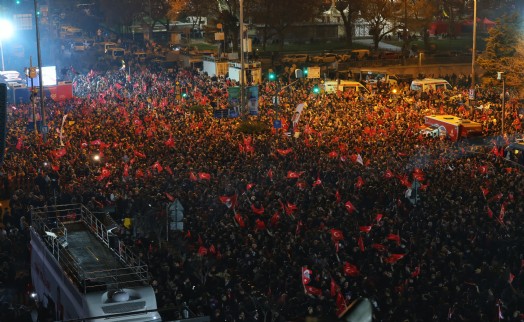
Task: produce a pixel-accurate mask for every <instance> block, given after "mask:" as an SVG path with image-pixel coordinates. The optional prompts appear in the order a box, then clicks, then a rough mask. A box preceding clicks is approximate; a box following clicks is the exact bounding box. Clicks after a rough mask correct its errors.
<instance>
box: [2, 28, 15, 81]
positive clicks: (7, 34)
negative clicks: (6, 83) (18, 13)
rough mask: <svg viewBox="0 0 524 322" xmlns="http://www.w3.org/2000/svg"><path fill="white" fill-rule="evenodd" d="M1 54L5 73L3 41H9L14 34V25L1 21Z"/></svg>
mask: <svg viewBox="0 0 524 322" xmlns="http://www.w3.org/2000/svg"><path fill="white" fill-rule="evenodd" d="M0 30H1V32H0V52H1V55H2V71H5V64H4V44H3V42H2V41H3V40H6V39H8V38H9V37H11V35H12V34H13V25H12V24H11V23H10V22H9V21H7V20H0Z"/></svg>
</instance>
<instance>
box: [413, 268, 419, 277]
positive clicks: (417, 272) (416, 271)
mask: <svg viewBox="0 0 524 322" xmlns="http://www.w3.org/2000/svg"><path fill="white" fill-rule="evenodd" d="M419 275H420V266H417V267H415V270H414V271H413V272H412V273H411V277H413V278H415V277H417V276H419Z"/></svg>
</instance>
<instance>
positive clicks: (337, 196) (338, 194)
mask: <svg viewBox="0 0 524 322" xmlns="http://www.w3.org/2000/svg"><path fill="white" fill-rule="evenodd" d="M335 198H336V199H337V203H339V202H340V201H342V197H340V192H339V191H338V190H337V191H335Z"/></svg>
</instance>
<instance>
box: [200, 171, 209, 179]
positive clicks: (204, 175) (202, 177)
mask: <svg viewBox="0 0 524 322" xmlns="http://www.w3.org/2000/svg"><path fill="white" fill-rule="evenodd" d="M198 178H199V179H200V180H211V175H210V174H209V173H205V172H199V173H198Z"/></svg>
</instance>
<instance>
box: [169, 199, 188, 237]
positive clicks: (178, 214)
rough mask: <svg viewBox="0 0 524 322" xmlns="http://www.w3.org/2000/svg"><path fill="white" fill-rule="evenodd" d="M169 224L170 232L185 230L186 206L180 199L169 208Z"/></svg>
mask: <svg viewBox="0 0 524 322" xmlns="http://www.w3.org/2000/svg"><path fill="white" fill-rule="evenodd" d="M167 213H168V218H169V219H170V222H169V230H179V231H183V230H184V206H182V204H181V203H180V201H179V200H178V199H176V200H175V201H173V202H172V203H170V204H169V205H168V206H167Z"/></svg>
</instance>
